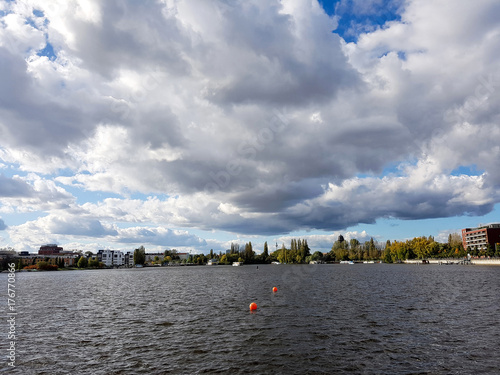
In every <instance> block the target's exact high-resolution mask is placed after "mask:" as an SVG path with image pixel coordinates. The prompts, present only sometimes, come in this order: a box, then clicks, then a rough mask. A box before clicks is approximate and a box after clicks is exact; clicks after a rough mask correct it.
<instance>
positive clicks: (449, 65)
mask: <svg viewBox="0 0 500 375" xmlns="http://www.w3.org/2000/svg"><path fill="white" fill-rule="evenodd" d="M380 6H381V2H380V1H370V2H364V3H363V2H358V1H354V2H353V1H342V2H340V3H339V5H338V9H339V10H341V9H354V10H356V14H358V15H367V14H368V15H369V14H377V12H379V11H380ZM390 6H391V9H394V10H397V11H398V12H399V16H400V19H397V20H393V21H389V22H387V23H386V24H385V25H384V26H383V27H371V28H369V27H367V28H364V31H363V33H362V34H361V35H359V38H358V39H357V42H352V43H346V42H345V41H344V40H343V39H342V38H341V37H340V36H338V35H337V34H335V33H332V30H334V29H336V27H337V25H338V18H335V17H329V16H328V15H327V14H326V13H325V12H324V11H323V9H322V8H321V7H320V5H319V4H318V2H317V1H306V2H304V1H294V0H286V1H278V0H273V1H260V0H253V1H247V2H241V3H233V2H229V3H228V2H225V1H212V2H197V3H193V2H189V1H182V0H165V1H158V2H154V3H147V4H145V3H141V2H134V1H126V0H113V1H106V2H100V1H96V0H85V1H84V0H78V1H77V0H71V1H62V0H61V1H59V0H52V1H49V0H46V1H39V0H27V1H23V2H10V1H9V2H6V1H2V2H1V3H0V17H1V19H2V22H1V24H0V80H1V82H2V85H1V87H0V161H1V162H2V163H5V165H9V166H11V167H15V168H17V169H18V171H19V173H18V175H17V176H16V177H12V178H11V177H7V176H4V175H0V212H9V213H12V212H26V211H32V212H40V213H42V214H43V215H45V217H42V218H40V219H38V220H33V221H30V222H27V223H26V224H24V225H19V226H14V227H11V226H10V225H9V229H8V230H9V234H10V237H11V239H12V240H13V241H15V242H16V243H19V244H21V243H23V241H26V240H23V239H22V236H23V235H26V234H27V231H28V230H30V231H33V232H32V233H38V237H36V239H35V240H34V243H35V242H36V241H42V242H45V241H43V240H47V241H48V240H50V239H51V238H54V239H59V240H64V239H65V238H71V241H73V240H74V238H85V237H88V238H89V242H88V243H90V242H91V241H92V238H103V239H104V238H107V239H109V241H114V242H120V241H121V243H124V244H127V243H130V242H134V238H136V237H137V238H139V239H142V240H143V241H144V242H148V243H151V244H156V245H160V244H161V243H165V245H166V246H168V242H169V241H171V240H172V241H173V242H176V241H177V243H179V244H184V245H185V246H193V247H199V248H202V247H203V246H208V245H207V244H208V243H207V242H204V241H205V240H203V239H200V238H198V237H196V236H192V235H190V234H189V233H185V231H186V230H189V229H190V228H197V229H203V230H212V229H214V230H222V231H229V232H232V233H242V234H247V235H254V234H271V235H282V234H286V233H289V232H290V231H295V230H304V229H306V230H310V229H322V230H328V231H332V230H339V229H342V228H346V227H349V226H355V225H356V224H358V223H373V222H375V221H376V219H377V218H382V217H393V218H400V219H423V218H434V217H447V216H459V215H464V214H467V215H470V214H474V215H481V214H484V213H487V212H489V211H491V210H492V208H493V206H494V205H495V204H496V203H498V202H499V200H500V197H499V196H498V193H497V191H499V187H500V172H499V169H498V168H497V166H498V162H499V161H500V146H498V144H497V143H498V142H497V140H498V138H499V135H500V134H499V133H500V127H499V121H500V113H499V110H498V108H500V106H499V104H500V94H499V92H500V76H499V75H498V73H497V72H498V65H499V61H500V59H499V58H500V56H499V52H498V51H500V48H499V45H498V44H499V39H498V35H499V33H500V26H499V24H498V22H497V19H498V16H499V15H500V6H499V5H498V3H497V2H496V1H493V0H483V1H479V2H475V3H467V2H460V3H457V2H455V1H451V0H449V1H441V2H439V3H436V2H435V1H430V0H408V1H404V2H403V1H394V2H392V3H391V4H390ZM372 26H373V25H372ZM358 32H359V30H358ZM49 46H50V47H51V48H52V50H53V52H54V55H52V54H51V53H48V52H47V51H48V50H47V48H48V47H49ZM49 50H50V48H49ZM471 166H474V168H476V169H477V170H478V171H479V173H478V175H477V176H476V175H466V174H463V173H462V174H460V173H457V172H456V171H457V170H459V169H460V168H461V167H471ZM70 192H71V193H70ZM79 192H81V193H92V194H99V193H107V194H111V193H113V194H117V195H118V196H121V197H117V198H109V199H99V200H98V201H97V202H96V201H95V199H94V200H90V201H88V202H82V200H84V199H85V198H80V197H79V196H78V195H79ZM134 193H140V194H142V195H145V196H150V198H149V199H132V198H130V196H131V195H133V194H134ZM94 196H97V195H94ZM156 196H158V197H156ZM78 217H82V218H83V219H82V221H81V225H80V226H78V225H73V220H76V218H78ZM4 221H5V218H4ZM130 223H136V224H137V228H135V229H134V228H131V227H128V229H127V230H125V229H123V227H122V226H121V225H122V224H127V225H130ZM6 225H8V222H6V223H5V224H4V226H6ZM149 226H151V228H153V229H152V230H149V231H148V230H147V229H145V228H148V227H149ZM179 228H183V229H182V230H181V232H176V231H177V230H179ZM71 236H74V238H73V237H71ZM68 241H69V240H68ZM139 242H140V241H139Z"/></svg>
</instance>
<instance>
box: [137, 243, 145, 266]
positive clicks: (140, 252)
mask: <svg viewBox="0 0 500 375" xmlns="http://www.w3.org/2000/svg"><path fill="white" fill-rule="evenodd" d="M134 263H135V264H140V265H144V263H146V249H145V248H144V246H141V247H139V248H138V249H135V250H134Z"/></svg>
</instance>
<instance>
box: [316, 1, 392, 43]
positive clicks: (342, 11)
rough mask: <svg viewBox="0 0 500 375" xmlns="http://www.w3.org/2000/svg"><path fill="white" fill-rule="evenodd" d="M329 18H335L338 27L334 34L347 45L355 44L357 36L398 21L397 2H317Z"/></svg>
mask: <svg viewBox="0 0 500 375" xmlns="http://www.w3.org/2000/svg"><path fill="white" fill-rule="evenodd" d="M319 3H320V5H321V6H322V7H323V9H324V10H325V12H326V13H327V14H328V15H330V16H335V17H336V18H337V21H338V27H337V29H336V30H334V32H335V33H336V34H338V35H340V36H341V37H342V38H343V39H344V40H345V41H346V42H347V43H351V42H354V43H356V42H357V40H358V38H359V35H360V34H363V33H366V32H371V31H374V30H376V29H378V28H381V27H383V26H384V25H385V24H386V23H387V22H390V21H399V20H400V19H401V16H400V15H399V13H398V11H399V5H400V3H401V2H400V1H398V0H383V1H381V2H369V1H365V2H357V1H355V0H319Z"/></svg>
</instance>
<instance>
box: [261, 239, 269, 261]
mask: <svg viewBox="0 0 500 375" xmlns="http://www.w3.org/2000/svg"><path fill="white" fill-rule="evenodd" d="M267 258H269V249H268V247H267V241H266V242H264V251H263V252H262V259H263V260H264V261H266V260H267Z"/></svg>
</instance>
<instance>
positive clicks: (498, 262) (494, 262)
mask: <svg viewBox="0 0 500 375" xmlns="http://www.w3.org/2000/svg"><path fill="white" fill-rule="evenodd" d="M427 262H428V263H429V264H440V265H443V264H445V265H446V264H459V263H460V262H461V261H460V260H458V259H427ZM404 263H406V264H422V259H407V260H405V261H404ZM470 264H471V265H477V266H500V258H493V259H474V258H473V259H471V260H470Z"/></svg>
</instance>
